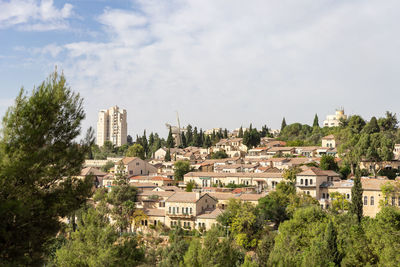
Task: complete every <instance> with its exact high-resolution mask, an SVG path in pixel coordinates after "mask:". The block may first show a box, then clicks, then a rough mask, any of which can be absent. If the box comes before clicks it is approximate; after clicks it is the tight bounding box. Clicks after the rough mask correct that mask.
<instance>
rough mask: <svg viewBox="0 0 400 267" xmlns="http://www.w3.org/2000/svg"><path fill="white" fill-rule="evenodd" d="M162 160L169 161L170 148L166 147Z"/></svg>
mask: <svg viewBox="0 0 400 267" xmlns="http://www.w3.org/2000/svg"><path fill="white" fill-rule="evenodd" d="M164 161H171V150H170V149H169V148H168V149H167V152H166V153H165V157H164Z"/></svg>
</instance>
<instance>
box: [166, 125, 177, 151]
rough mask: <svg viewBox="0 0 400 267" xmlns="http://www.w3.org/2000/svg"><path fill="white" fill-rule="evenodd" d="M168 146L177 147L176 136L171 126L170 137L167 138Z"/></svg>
mask: <svg viewBox="0 0 400 267" xmlns="http://www.w3.org/2000/svg"><path fill="white" fill-rule="evenodd" d="M167 147H168V148H173V147H175V141H174V137H173V136H172V129H171V127H169V133H168V138H167Z"/></svg>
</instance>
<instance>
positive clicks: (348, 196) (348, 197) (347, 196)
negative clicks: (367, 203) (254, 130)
mask: <svg viewBox="0 0 400 267" xmlns="http://www.w3.org/2000/svg"><path fill="white" fill-rule="evenodd" d="M346 198H347V199H350V194H347V195H346ZM372 198H374V197H372Z"/></svg>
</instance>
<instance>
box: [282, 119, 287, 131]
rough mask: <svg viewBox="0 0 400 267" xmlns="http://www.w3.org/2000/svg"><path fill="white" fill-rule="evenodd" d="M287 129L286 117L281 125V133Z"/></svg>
mask: <svg viewBox="0 0 400 267" xmlns="http://www.w3.org/2000/svg"><path fill="white" fill-rule="evenodd" d="M285 127H286V120H285V117H283V120H282V124H281V132H283V129H285Z"/></svg>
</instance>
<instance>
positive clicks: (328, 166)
mask: <svg viewBox="0 0 400 267" xmlns="http://www.w3.org/2000/svg"><path fill="white" fill-rule="evenodd" d="M319 168H320V169H322V170H332V171H338V170H339V166H338V164H337V163H336V161H335V157H333V156H329V155H323V156H322V157H321V160H320V162H319Z"/></svg>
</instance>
